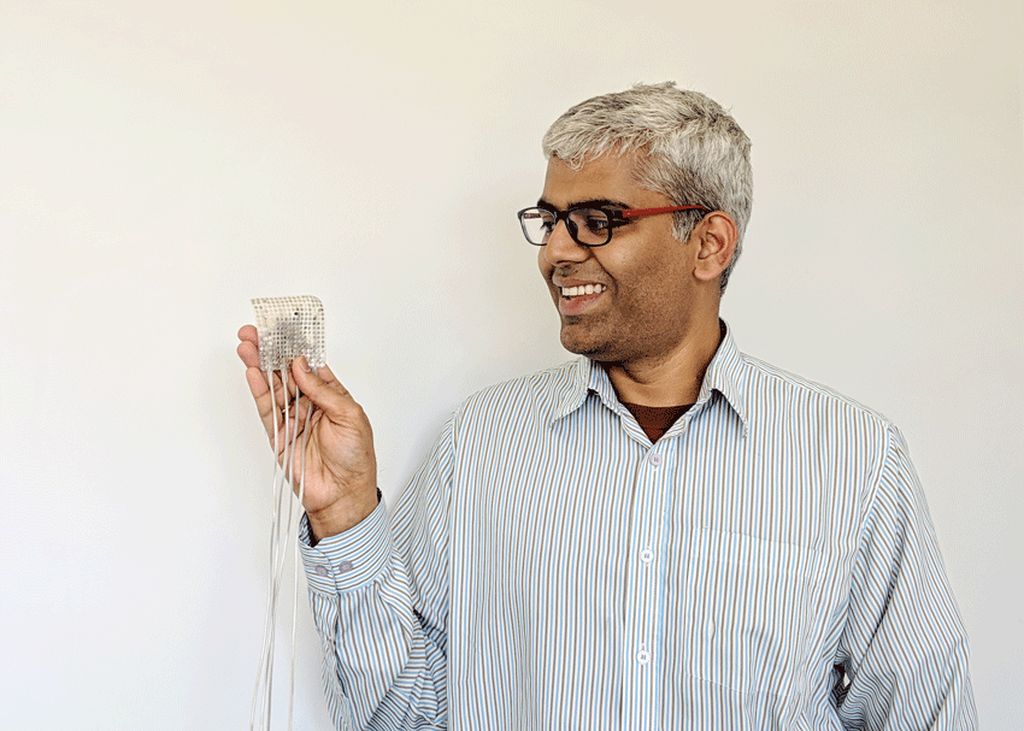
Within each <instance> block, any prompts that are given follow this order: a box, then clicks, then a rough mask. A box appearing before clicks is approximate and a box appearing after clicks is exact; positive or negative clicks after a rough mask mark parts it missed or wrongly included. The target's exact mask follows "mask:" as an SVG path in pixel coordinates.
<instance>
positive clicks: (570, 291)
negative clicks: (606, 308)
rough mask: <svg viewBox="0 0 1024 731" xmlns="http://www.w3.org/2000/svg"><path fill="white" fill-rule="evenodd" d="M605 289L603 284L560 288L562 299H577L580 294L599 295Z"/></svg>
mask: <svg viewBox="0 0 1024 731" xmlns="http://www.w3.org/2000/svg"><path fill="white" fill-rule="evenodd" d="M606 289H608V288H607V287H605V286H604V285H603V284H585V285H582V286H579V287H562V288H561V292H562V296H563V297H578V296H580V295H581V294H600V293H601V292H604V291H605V290H606Z"/></svg>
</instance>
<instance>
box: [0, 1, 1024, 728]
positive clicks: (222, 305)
mask: <svg viewBox="0 0 1024 731" xmlns="http://www.w3.org/2000/svg"><path fill="white" fill-rule="evenodd" d="M1021 37H1024V19H1022V10H1021V5H1020V3H1019V2H1016V1H1015V0H1007V1H1006V2H1001V3H1000V2H970V3H968V2H952V1H951V0H934V1H932V2H925V1H923V0H916V1H908V2H901V3H891V2H881V1H877V0H872V1H870V2H864V1H860V2H852V1H850V2H829V1H827V0H804V1H799V2H798V1H790V2H767V3H757V4H754V3H749V4H747V3H744V4H737V3H735V2H720V3H716V4H697V3H683V2H633V3H627V4H622V3H612V2H587V3H584V2H539V1H537V0H528V1H524V2H518V3H504V4H501V5H496V4H490V3H482V4H480V3H470V2H453V1H447V2H437V3H398V2H376V3H370V4H364V3H359V4H349V3H318V4H310V3H232V4H221V3H209V2H202V3H200V2H195V1H190V2H180V3H137V2H127V1H124V0H122V1H119V2H106V3H82V2H68V3H50V2H22V3H15V2H7V1H2V2H0V242H2V246H3V259H2V265H0V305H2V311H0V312H2V319H0V322H2V338H0V363H2V367H3V370H2V374H0V375H2V379H0V450H2V453H0V454H2V459H0V483H2V486H3V497H4V505H5V508H4V510H3V511H0V516H2V517H0V536H2V541H3V543H2V557H0V567H2V582H0V585H2V591H3V595H2V600H0V625H2V627H3V638H4V639H3V643H2V650H0V653H2V658H3V659H2V666H3V667H2V670H0V708H2V709H3V710H2V712H0V715H2V717H3V721H0V725H2V726H3V727H4V728H11V729H158V730H163V729H233V728H242V727H243V726H244V725H245V724H246V723H247V720H248V713H249V703H250V698H251V693H252V689H253V684H254V681H255V672H256V665H257V654H258V651H259V646H260V643H261V641H262V631H263V621H264V606H265V605H264V602H265V597H266V586H267V580H268V572H269V567H268V556H267V542H268V535H269V528H270V509H271V499H270V498H271V495H270V481H269V477H270V468H271V461H270V453H269V450H268V448H267V446H266V443H265V441H264V437H263V433H262V430H261V427H260V425H259V424H258V421H257V418H256V415H255V411H254V409H253V406H252V404H251V401H250V398H249V394H248V392H247V390H246V386H245V383H244V380H243V373H242V368H241V365H240V363H239V362H238V361H237V359H236V356H235V354H234V347H235V344H236V341H235V332H236V330H237V329H238V327H239V326H240V325H242V324H244V323H246V322H250V321H251V320H252V316H251V311H250V308H249V298H251V297H254V296H272V295H284V294H302V293H310V294H316V295H318V296H320V297H321V298H322V299H323V301H324V303H325V306H326V313H327V325H328V329H327V346H328V353H329V356H330V361H331V363H332V366H333V368H334V370H335V371H336V373H337V374H338V375H339V377H340V378H341V379H342V381H343V382H344V383H345V384H346V385H347V386H348V388H349V389H350V390H351V391H352V393H353V394H354V395H355V397H356V399H357V400H358V401H360V403H362V404H363V406H364V407H365V408H366V410H367V412H368V413H369V415H370V418H371V421H372V423H373V426H374V432H375V434H376V445H377V451H378V460H379V465H380V475H379V476H380V484H381V486H382V488H383V490H384V491H385V493H386V494H387V496H388V498H389V500H390V501H391V503H392V504H394V502H395V500H396V499H397V496H398V495H399V493H400V492H401V490H402V488H403V487H404V484H405V481H406V480H407V479H408V478H409V477H410V476H411V474H412V472H413V470H414V468H415V467H416V465H417V464H418V463H419V461H420V460H421V459H422V458H423V456H424V454H425V450H426V448H427V446H428V445H429V444H430V443H431V442H432V441H433V439H434V437H435V436H436V434H437V431H438V429H439V428H440V426H441V422H442V420H443V418H444V417H445V416H446V415H447V413H448V412H449V411H450V410H451V409H452V408H454V407H455V406H456V405H457V404H458V403H459V401H460V400H461V399H462V398H464V397H465V396H467V395H468V394H469V393H471V392H472V391H474V390H476V389H478V388H480V387H482V386H484V385H487V384H489V383H493V382H495V381H498V380H501V379H505V378H508V377H512V376H515V375H519V374H522V373H526V372H529V371H532V370H535V369H538V368H543V367H547V366H550V365H554V364H556V363H559V362H562V361H563V360H565V359H567V358H569V357H571V355H570V354H569V353H567V352H566V351H564V350H563V349H562V348H561V346H560V344H559V341H558V325H557V315H556V313H555V311H554V307H553V306H552V303H551V301H550V300H549V298H548V294H547V291H546V289H545V288H544V286H543V283H542V282H541V279H540V276H539V275H538V273H537V269H536V250H534V249H533V248H531V247H529V246H528V245H527V244H526V243H525V242H524V241H523V240H522V236H521V234H520V232H519V230H518V228H517V224H516V221H515V218H514V212H515V211H516V210H517V209H518V208H520V207H522V206H523V205H527V204H529V203H530V202H531V201H534V200H536V198H537V195H538V194H539V192H540V189H541V185H542V182H543V175H544V160H543V158H542V156H541V153H540V138H541V135H542V134H543V132H544V130H545V129H546V128H547V126H548V124H549V123H550V122H551V121H552V120H553V119H554V118H555V117H556V116H557V115H558V114H560V113H561V112H562V111H564V109H566V108H567V107H568V106H570V105H571V104H574V103H576V102H578V101H580V100H582V99H584V98H586V97H589V96H592V95H594V94H598V93H603V92H607V91H613V90H618V89H622V88H625V87H627V86H629V85H630V84H632V83H634V82H637V81H645V82H657V81H664V80H669V79H671V80H675V81H676V82H677V83H678V84H679V85H680V86H683V87H689V88H695V89H698V90H700V91H703V92H705V93H707V94H709V95H710V96H712V97H713V98H715V99H716V100H718V101H719V102H721V103H722V104H723V105H724V106H726V107H727V108H729V109H730V110H731V111H732V113H733V114H734V116H735V117H736V119H737V120H738V121H739V123H740V125H741V126H742V127H743V128H744V129H745V131H746V132H747V134H748V135H749V136H750V137H751V139H752V140H753V166H754V180H755V184H754V208H753V215H752V219H751V223H750V227H749V230H748V234H747V239H746V243H745V249H744V253H743V255H742V257H741V259H740V261H739V264H738V266H737V269H736V272H735V275H734V277H733V279H732V281H731V282H730V285H729V289H728V291H727V292H726V295H725V298H724V301H723V316H724V317H725V318H726V319H727V320H728V322H729V323H730V324H731V325H732V327H733V330H734V333H735V336H736V340H737V343H738V344H739V346H740V348H741V349H743V350H745V351H746V352H749V353H751V354H753V355H756V356H758V357H761V358H765V359H767V360H769V361H770V362H773V363H775V364H777V365H779V366H781V367H783V368H786V369H788V370H792V371H795V372H797V373H799V374H801V375H804V376H806V377H809V378H812V379H814V380H817V381H820V382H823V383H826V384H828V385H830V386H832V387H834V388H836V389H838V390H840V391H842V392H844V393H846V394H848V395H850V396H852V397H853V398H855V399H857V400H859V401H861V402H863V403H865V404H867V405H869V406H872V407H874V408H876V409H878V410H880V411H882V412H883V413H884V414H886V415H887V416H888V417H890V418H891V419H893V420H894V421H895V422H896V424H897V425H898V426H899V427H900V428H901V429H902V430H903V432H904V434H905V435H906V438H907V440H908V442H909V445H910V449H911V453H912V457H913V459H914V461H915V464H916V466H917V469H918V472H919V473H920V475H921V478H922V481H923V483H924V485H925V490H926V494H927V497H928V501H929V505H930V509H931V513H932V516H933V519H934V522H935V526H936V530H937V533H938V536H939V540H940V543H941V546H942V550H943V554H944V556H945V560H946V564H947V567H948V572H949V576H950V579H951V581H952V583H953V586H954V589H955V591H956V595H957V597H958V600H959V603H960V605H961V608H962V611H963V614H964V617H965V620H966V623H967V626H968V629H969V631H970V633H971V638H972V655H973V657H972V666H973V674H974V683H975V690H976V694H977V698H978V704H979V711H980V715H981V719H982V724H983V726H984V727H985V728H987V729H991V730H992V731H1010V730H1011V729H1018V728H1021V727H1022V726H1024V713H1022V712H1021V711H1019V710H1017V708H1018V707H1019V705H1020V703H1019V697H1018V696H1019V672H1020V668H1021V667H1022V665H1024V652H1022V640H1021V636H1022V633H1024V608H1022V607H1024V591H1022V588H1021V579H1020V577H1021V570H1020V562H1021V559H1022V558H1024V537H1022V535H1021V532H1020V525H1021V523H1022V519H1024V504H1022V497H1021V494H1022V491H1021V488H1022V474H1024V448H1022V447H1024V439H1022V437H1024V430H1022V427H1021V423H1022V416H1021V415H1022V413H1024V398H1022V389H1021V376H1022V374H1024V337H1022V333H1024V306H1022V305H1024V302H1022V297H1021V294H1020V288H1021V281H1022V274H1024V255H1022V244H1024V112H1022V99H1024V85H1022V78H1024V63H1022V56H1021V51H1020V50H1019V49H1020V38H1021ZM285 586H286V587H290V586H291V575H290V573H289V575H288V576H287V577H286V584H285ZM285 606H286V609H285V611H283V613H282V620H281V621H282V625H281V626H282V627H285V626H287V622H288V620H289V611H288V610H289V609H290V599H289V600H288V601H287V602H286V604H285ZM299 609H300V615H299V636H300V639H299V642H298V652H299V674H298V678H297V700H296V703H297V711H296V712H297V719H298V720H297V728H300V729H314V730H316V731H319V730H326V729H329V728H330V723H329V720H328V719H327V714H326V711H325V707H324V702H323V697H322V694H321V678H320V657H319V646H318V644H317V642H316V637H315V634H314V632H313V629H312V623H311V620H310V617H309V607H308V604H307V601H306V596H305V589H304V588H303V594H302V596H301V597H300V604H299ZM280 634H282V632H279V635H280ZM284 634H286V633H284ZM278 657H279V659H280V660H281V662H280V663H279V665H278V673H277V675H276V678H277V680H276V681H275V686H276V688H277V690H278V691H279V692H280V691H284V689H285V688H286V685H287V673H286V669H287V667H286V666H287V662H286V660H287V657H288V648H287V646H286V645H281V646H279V648H278ZM285 698H286V694H284V693H282V694H281V695H279V696H278V701H277V702H276V708H277V710H278V711H283V710H284V708H285V706H286V705H287V703H286V700H285Z"/></svg>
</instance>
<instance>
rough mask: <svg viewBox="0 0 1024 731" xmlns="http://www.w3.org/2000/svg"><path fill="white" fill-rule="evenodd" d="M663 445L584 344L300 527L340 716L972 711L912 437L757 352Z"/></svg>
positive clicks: (950, 722)
mask: <svg viewBox="0 0 1024 731" xmlns="http://www.w3.org/2000/svg"><path fill="white" fill-rule="evenodd" d="M719 322H720V327H721V328H722V331H723V337H722V339H721V342H720V343H719V346H718V349H717V351H716V352H715V355H714V357H713V358H712V360H711V362H710V363H709V364H708V368H707V370H706V371H705V374H704V378H703V381H702V384H701V387H700V391H699V394H698V397H697V401H696V402H695V403H694V405H693V406H692V407H691V408H690V409H689V410H687V411H686V413H684V414H683V415H682V416H681V417H680V418H679V419H678V420H677V421H676V422H675V423H674V424H673V425H672V426H671V427H670V428H669V429H668V431H666V432H665V434H664V436H662V437H661V438H660V439H659V440H658V441H657V442H656V443H654V444H652V443H651V441H650V439H648V437H647V435H646V434H645V433H644V431H643V430H642V429H641V428H640V426H639V425H638V424H637V421H636V419H635V418H634V417H633V416H632V414H631V413H630V412H629V411H628V410H627V409H626V408H625V407H623V405H622V404H621V402H620V401H619V399H618V398H617V396H616V393H615V390H614V388H613V386H612V383H611V381H610V380H609V378H608V375H607V372H606V371H605V369H604V368H603V367H602V366H601V365H600V364H599V363H596V362H594V361H591V360H590V359H588V358H586V357H582V356H581V357H577V358H575V359H573V360H570V361H568V362H566V363H564V364H562V365H559V366H556V367H553V368H549V369H546V370H542V371H539V372H536V373H533V374H531V375H528V376H524V377H521V378H516V379H513V380H510V381H506V382H503V383H499V384H496V385H493V386H490V387H488V388H486V389H483V390H481V391H479V392H477V393H475V394H473V395H472V396H470V397H469V398H467V399H466V400H465V401H464V402H463V403H462V404H461V405H460V406H459V407H458V408H457V409H456V410H455V411H454V412H453V413H452V414H451V416H450V417H449V418H448V419H447V420H446V422H445V424H444V427H443V429H442V430H441V433H440V436H439V437H438V439H437V441H436V442H435V444H434V446H433V448H432V450H431V451H430V453H429V454H428V455H427V457H426V459H425V460H424V461H423V463H422V465H421V466H420V467H419V469H418V470H417V471H416V473H415V474H414V476H413V477H412V479H411V481H410V482H409V483H408V485H407V486H406V489H405V490H404V492H403V493H402V496H401V498H400V500H399V501H398V504H397V509H396V510H395V511H394V513H393V515H390V514H389V512H388V511H387V507H386V505H385V501H384V500H383V499H382V500H381V501H380V503H379V504H378V506H377V508H376V509H375V510H374V511H373V512H372V513H371V514H370V515H369V516H368V517H367V518H365V519H364V520H363V521H362V522H360V523H359V524H358V525H356V526H354V527H353V528H351V529H349V530H348V531H345V532H344V533H341V534H339V535H336V536H331V537H328V538H325V539H323V540H322V541H320V542H319V543H318V544H317V545H316V547H315V548H313V547H310V542H309V538H310V535H309V523H308V517H307V516H303V519H302V523H301V526H300V539H299V543H300V550H301V552H302V556H303V561H304V565H305V571H306V575H307V578H308V585H309V598H310V603H311V606H312V610H313V617H314V623H315V626H316V629H317V633H318V634H319V636H320V639H321V643H322V648H323V651H324V659H325V662H324V680H325V685H326V694H327V705H328V708H329V711H330V714H331V716H332V718H333V720H334V723H335V725H336V726H337V728H339V729H343V728H352V729H364V728H365V729H428V728H451V729H456V730H461V731H479V730H487V731H498V730H504V729H508V730H510V731H532V730H533V729H559V730H562V729H594V730H599V729H644V730H647V729H664V730H669V729H672V730H675V729H701V730H702V731H714V730H717V729H721V730H723V731H725V730H727V729H728V730H729V731H734V730H736V729H815V730H818V729H854V728H855V729H883V728H884V729H957V730H958V731H960V730H963V729H973V728H975V727H976V723H977V722H976V711H975V706H974V698H973V691H972V688H971V681H970V674H969V669H968V640H967V635H966V632H965V630H964V625H963V621H962V619H961V616H960V612H959V609H958V607H957V604H956V601H955V599H954V598H953V594H952V592H951V589H950V585H949V582H948V579H947V577H946V573H945V567H944V565H943V561H942V558H941V556H940V554H939V549H938V545H937V542H936V537H935V531H934V528H933V526H932V522H931V518H930V516H929V513H928V507H927V503H926V501H925V496H924V494H923V492H922V489H921V485H920V482H919V480H918V477H917V474H916V471H915V469H914V467H913V465H912V463H911V460H910V455H909V452H908V448H907V443H906V441H905V440H904V438H903V435H902V434H901V433H900V431H899V429H897V428H896V426H894V425H893V424H892V422H890V421H889V420H888V419H886V417H885V416H883V415H882V414H880V413H878V412H877V411H874V410H872V409H869V408H867V407H865V406H863V405H861V404H859V403H857V402H856V401H854V400H852V399H850V398H848V397H846V396H843V395H841V394H839V393H837V392H835V391H834V390H832V389H829V388H827V387H825V386H822V385H820V384H817V383H814V382H811V381H808V380H806V379H804V378H801V377H799V376H796V375H794V374H791V373H788V372H786V371H783V370H781V369H779V368H776V367H775V366H772V365H770V364H768V363H765V362H764V361H761V360H758V359H757V358H754V357H751V356H750V355H747V354H745V353H742V352H741V351H739V350H738V349H737V347H736V344H735V342H734V340H733V336H732V332H731V330H730V329H729V328H728V326H727V324H726V323H725V322H724V321H722V320H720V321H719Z"/></svg>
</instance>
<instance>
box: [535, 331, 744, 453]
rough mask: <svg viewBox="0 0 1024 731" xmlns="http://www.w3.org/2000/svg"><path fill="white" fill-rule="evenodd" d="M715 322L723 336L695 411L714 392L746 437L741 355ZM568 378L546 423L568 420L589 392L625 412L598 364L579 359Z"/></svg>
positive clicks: (583, 358)
mask: <svg viewBox="0 0 1024 731" xmlns="http://www.w3.org/2000/svg"><path fill="white" fill-rule="evenodd" d="M718 322H719V327H721V329H722V331H723V332H724V334H723V336H722V342H720V343H719V344H718V350H716V351H715V355H714V356H713V357H712V358H711V362H710V363H708V367H707V370H706V371H705V372H704V380H703V381H702V382H701V386H700V392H699V393H698V394H697V401H696V402H695V403H694V409H695V410H696V409H697V408H699V407H700V406H701V405H702V404H703V403H704V402H705V401H707V400H708V399H710V398H711V395H712V393H713V392H715V391H717V392H718V393H720V394H721V395H722V396H723V397H725V401H726V403H728V404H729V406H730V407H731V408H732V410H733V411H735V412H736V415H737V416H738V417H739V418H740V422H741V423H742V424H743V434H744V436H745V435H746V434H747V428H748V425H747V408H746V402H745V400H744V393H743V368H744V362H743V354H742V353H741V352H740V350H739V349H738V348H737V347H736V343H735V341H734V340H733V336H732V328H730V327H729V325H728V323H726V321H725V320H723V319H722V318H719V319H718ZM568 375H569V379H568V383H567V385H566V386H565V387H563V388H562V389H560V393H558V394H557V395H556V398H555V405H554V408H553V409H552V411H551V416H550V418H549V423H554V422H555V421H557V420H558V419H561V418H563V417H566V416H568V415H569V414H571V413H572V412H574V411H575V410H576V409H578V408H579V407H580V406H582V405H583V402H584V401H585V400H586V398H587V395H588V394H589V393H590V392H594V393H596V394H597V395H598V397H599V398H600V399H601V401H602V402H603V403H604V405H605V406H607V407H608V408H610V409H611V410H612V411H615V412H616V413H623V412H624V411H625V407H624V406H623V405H622V404H621V403H620V402H619V398H618V396H617V395H616V393H615V388H614V386H612V382H611V379H609V378H608V372H607V371H606V370H605V369H604V368H603V367H602V366H601V364H600V363H598V362H596V361H593V360H591V359H590V358H587V357H586V356H580V357H579V358H578V359H577V360H576V361H575V362H574V363H572V364H571V365H570V368H569V373H568Z"/></svg>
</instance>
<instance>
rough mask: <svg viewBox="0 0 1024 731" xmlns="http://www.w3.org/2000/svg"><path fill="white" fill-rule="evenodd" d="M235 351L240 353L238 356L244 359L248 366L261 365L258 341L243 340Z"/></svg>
mask: <svg viewBox="0 0 1024 731" xmlns="http://www.w3.org/2000/svg"><path fill="white" fill-rule="evenodd" d="M235 352H236V353H238V357H239V358H241V359H242V362H243V363H244V364H245V367H246V368H258V367H259V365H260V350H259V348H258V347H256V343H253V342H250V341H249V340H243V341H242V342H240V343H239V344H238V347H237V348H235Z"/></svg>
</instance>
